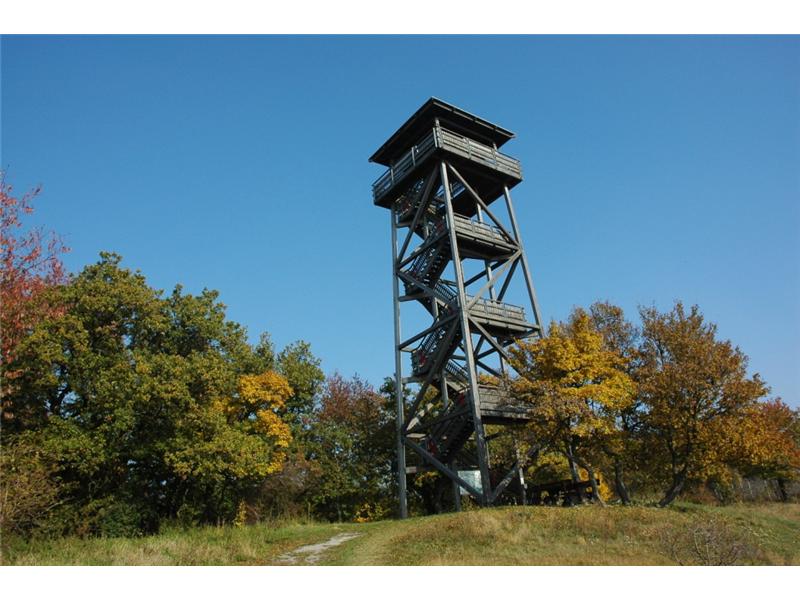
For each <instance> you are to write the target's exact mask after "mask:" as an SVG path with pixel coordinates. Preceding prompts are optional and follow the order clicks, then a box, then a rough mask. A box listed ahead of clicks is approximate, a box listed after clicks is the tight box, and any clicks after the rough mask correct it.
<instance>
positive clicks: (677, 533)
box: [3, 504, 800, 565]
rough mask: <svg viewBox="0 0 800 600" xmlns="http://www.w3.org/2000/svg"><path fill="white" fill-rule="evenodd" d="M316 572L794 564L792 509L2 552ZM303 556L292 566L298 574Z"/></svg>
mask: <svg viewBox="0 0 800 600" xmlns="http://www.w3.org/2000/svg"><path fill="white" fill-rule="evenodd" d="M346 533H351V534H357V535H358V537H355V538H353V539H349V540H347V541H345V542H343V543H341V544H340V545H337V546H335V547H331V548H328V549H325V550H324V551H321V552H320V553H319V554H318V555H317V556H316V561H317V564H323V565H670V564H672V565H674V564H767V565H785V564H794V565H797V564H800V505H798V504H766V505H737V506H727V507H709V506H701V505H694V504H680V505H678V506H676V507H674V508H670V509H657V508H652V507H630V508H626V507H618V506H613V507H607V508H603V507H599V506H584V507H578V508H573V509H564V508H546V507H508V508H497V509H488V510H479V511H478V510H476V511H469V512H462V513H451V514H445V515H438V516H433V517H419V518H413V519H408V520H406V521H378V522H375V523H363V524H358V523H341V524H329V523H326V524H319V523H284V524H273V525H266V524H261V525H253V526H248V527H240V528H234V527H206V528H197V529H191V530H185V531H183V530H173V531H168V532H165V533H162V534H160V535H156V536H149V537H142V538H106V539H85V540H82V539H78V538H65V539H59V540H53V541H40V542H15V541H13V540H12V541H9V540H6V542H7V547H6V548H4V552H3V555H4V556H3V559H4V561H3V562H4V563H5V564H18V565H52V564H68V565H111V564H113V565H273V564H286V562H287V560H289V559H286V558H285V557H286V555H287V554H290V555H291V553H292V552H293V551H294V550H296V549H298V548H300V547H301V546H304V545H307V544H316V543H320V542H325V541H327V540H330V539H331V538H333V537H334V536H338V535H341V534H346ZM307 556H308V555H306V554H297V555H294V559H293V561H294V563H295V564H305V561H306V560H307Z"/></svg>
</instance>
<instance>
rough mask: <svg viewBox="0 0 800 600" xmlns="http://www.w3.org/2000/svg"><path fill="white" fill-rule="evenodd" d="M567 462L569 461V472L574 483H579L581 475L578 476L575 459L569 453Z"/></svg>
mask: <svg viewBox="0 0 800 600" xmlns="http://www.w3.org/2000/svg"><path fill="white" fill-rule="evenodd" d="M567 462H568V463H569V472H570V475H571V476H572V483H578V482H579V481H580V477H578V469H577V467H576V466H575V461H574V460H572V459H571V458H570V455H569V454H567Z"/></svg>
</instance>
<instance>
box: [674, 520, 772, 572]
mask: <svg viewBox="0 0 800 600" xmlns="http://www.w3.org/2000/svg"><path fill="white" fill-rule="evenodd" d="M660 537H661V540H660V541H661V546H662V548H663V549H664V551H665V552H666V553H667V555H669V557H670V558H672V560H674V561H675V562H676V563H678V564H679V565H702V566H729V565H743V564H752V563H753V562H755V561H757V560H758V559H759V558H760V551H759V549H758V547H757V546H756V544H755V542H754V541H753V539H752V538H753V536H752V535H751V534H750V533H749V532H745V531H738V530H736V529H734V528H733V527H731V526H730V525H729V524H728V523H726V522H724V521H722V520H720V519H718V518H715V517H709V518H707V519H705V520H703V521H700V522H696V523H688V524H686V525H683V526H677V527H676V526H670V527H666V528H664V529H662V530H661V536H660Z"/></svg>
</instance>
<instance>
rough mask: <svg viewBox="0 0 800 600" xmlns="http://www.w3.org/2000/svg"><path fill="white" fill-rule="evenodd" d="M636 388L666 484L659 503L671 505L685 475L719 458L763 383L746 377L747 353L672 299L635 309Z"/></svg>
mask: <svg viewBox="0 0 800 600" xmlns="http://www.w3.org/2000/svg"><path fill="white" fill-rule="evenodd" d="M641 318H642V367H641V376H640V395H641V399H642V402H643V403H644V405H645V412H646V415H645V417H644V419H645V423H646V426H647V428H648V431H649V438H648V443H649V445H650V447H651V448H653V449H660V452H657V453H653V454H652V466H653V468H654V469H655V470H656V471H657V473H658V474H659V475H660V478H661V480H663V481H664V482H665V484H666V489H665V491H664V495H663V497H662V498H661V500H660V501H659V504H660V505H661V506H666V505H668V504H670V503H671V502H672V501H673V500H675V498H677V497H678V495H679V494H680V493H681V492H682V491H683V489H684V488H685V486H686V483H687V481H689V480H692V479H702V478H704V477H705V476H706V475H707V474H708V473H709V472H710V471H712V470H714V469H716V468H717V467H718V466H719V465H720V464H722V463H724V461H725V459H726V456H725V450H724V449H725V444H724V443H722V442H723V441H724V440H725V439H727V438H726V436H727V435H728V434H729V432H730V431H731V426H732V425H733V424H734V422H735V420H736V419H737V418H739V417H741V416H742V415H743V414H745V412H746V411H749V410H751V409H753V407H754V406H755V403H756V402H757V401H758V399H759V398H762V397H763V396H765V395H766V393H767V391H768V388H767V386H766V384H765V383H764V382H763V381H762V380H761V378H760V377H759V375H758V374H755V375H753V376H752V377H748V375H747V357H746V356H745V355H744V354H743V353H742V352H741V351H740V350H739V349H738V348H736V347H734V346H733V345H732V344H731V343H730V342H728V341H720V340H717V339H716V333H717V328H716V326H715V325H714V324H712V323H707V322H706V321H705V320H704V318H703V315H702V314H701V313H700V310H699V309H698V308H697V307H696V306H693V307H692V308H691V309H689V310H688V311H687V310H686V309H685V308H684V307H683V305H682V304H681V303H680V302H678V303H677V304H676V305H675V306H674V307H673V308H672V309H671V310H670V311H668V312H666V313H660V312H658V311H657V310H656V309H655V308H645V309H642V310H641Z"/></svg>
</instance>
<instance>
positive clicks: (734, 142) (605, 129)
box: [0, 36, 800, 406]
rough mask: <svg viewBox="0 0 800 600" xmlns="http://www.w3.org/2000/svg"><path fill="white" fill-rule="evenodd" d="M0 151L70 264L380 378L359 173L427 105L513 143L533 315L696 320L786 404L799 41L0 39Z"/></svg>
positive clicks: (379, 217)
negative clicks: (714, 326) (112, 263)
mask: <svg viewBox="0 0 800 600" xmlns="http://www.w3.org/2000/svg"><path fill="white" fill-rule="evenodd" d="M1 52H2V56H1V60H2V106H1V107H0V110H2V113H1V115H2V137H1V138H0V144H1V146H2V147H1V150H2V155H1V156H0V165H2V166H3V167H4V168H7V169H8V171H9V180H10V182H11V183H12V184H14V185H15V187H16V188H17V189H23V188H26V187H30V186H33V185H35V184H39V183H41V184H42V186H43V189H44V191H43V194H42V195H41V196H40V198H39V199H38V201H37V212H36V215H35V217H36V223H41V224H43V225H45V226H47V227H49V228H52V229H55V230H56V231H58V232H60V233H61V234H63V235H64V237H65V238H66V241H67V243H68V244H69V245H70V246H71V247H72V252H71V253H70V254H69V255H67V257H66V264H67V266H68V267H69V269H70V270H72V271H77V270H79V269H80V268H81V267H82V266H83V265H85V264H87V263H89V262H93V261H95V260H96V259H97V256H98V252H100V251H101V250H113V251H116V252H118V253H120V254H122V255H123V257H124V263H125V265H127V266H129V267H132V268H138V269H141V270H142V272H143V273H144V274H145V275H146V276H147V278H148V280H149V282H150V283H151V285H154V286H156V287H158V288H162V289H165V290H170V289H171V288H172V287H173V286H174V284H176V283H182V284H183V285H184V286H185V288H186V289H187V290H188V291H191V292H199V291H200V290H201V289H202V288H203V287H209V288H213V289H218V290H219V291H220V292H221V298H222V300H223V301H224V302H225V303H226V304H227V306H228V315H229V317H230V318H232V319H234V320H236V321H239V322H241V323H242V324H244V325H245V326H246V327H247V328H248V331H249V333H250V336H251V338H252V339H253V340H255V339H257V337H258V334H259V333H260V332H261V331H268V332H270V334H271V335H272V337H273V339H274V341H275V342H276V344H277V345H278V346H283V345H285V344H286V343H288V342H290V341H292V340H295V339H298V338H302V339H306V340H308V341H309V342H311V344H312V348H313V350H314V352H315V353H316V354H317V355H318V356H320V357H321V358H322V360H323V367H324V369H325V370H326V371H327V372H332V371H333V370H339V371H341V372H342V373H343V374H345V375H350V374H353V373H355V372H357V373H359V374H361V375H362V376H364V377H366V378H367V379H369V380H371V381H372V382H374V383H378V382H380V380H381V379H382V378H383V377H384V376H386V375H389V374H391V372H392V369H393V354H392V343H393V341H392V339H393V329H392V304H391V271H390V242H389V219H388V213H387V211H385V210H384V209H380V208H377V207H374V206H373V205H372V200H371V195H370V184H371V183H372V181H374V180H375V179H376V178H377V177H378V176H379V175H380V174H381V173H382V168H381V167H379V166H377V165H373V164H370V163H368V162H367V158H368V157H369V156H370V155H371V154H372V152H373V151H374V150H375V149H377V147H378V146H380V144H381V143H382V142H383V141H384V140H385V139H386V138H387V137H388V136H389V135H390V134H391V133H392V132H393V131H394V130H395V129H396V128H397V127H398V126H399V125H401V124H402V122H403V121H404V120H405V119H406V118H407V117H408V116H410V114H411V113H412V112H413V111H414V110H416V109H417V108H418V107H419V105H420V104H422V102H424V101H425V100H426V99H427V98H428V97H430V96H437V97H439V98H442V99H443V100H446V101H448V102H451V103H453V104H456V105H457V106H460V107H462V108H464V109H466V110H469V111H471V112H474V113H476V114H478V115H480V116H482V117H484V118H486V119H489V120H491V121H494V122H497V123H499V124H500V125H502V126H504V127H506V128H508V129H511V130H512V131H514V132H516V133H517V135H518V137H517V139H515V140H512V141H511V142H510V143H509V144H508V145H507V146H506V147H505V150H506V152H507V153H508V154H511V155H512V156H515V157H516V158H518V159H520V160H521V161H522V165H523V170H524V174H525V181H524V182H523V183H522V184H520V185H519V186H517V187H516V188H515V189H514V190H513V197H514V202H515V207H516V210H517V216H518V219H519V221H520V227H521V229H522V233H523V238H524V241H525V245H526V249H527V251H528V254H529V259H530V262H531V267H532V271H533V278H534V282H535V284H536V288H537V293H538V296H539V301H540V304H541V307H542V311H543V315H544V318H545V320H547V321H549V320H550V319H553V318H554V319H561V318H564V317H565V316H566V315H567V314H568V313H569V311H570V309H571V308H572V307H573V306H575V305H588V304H589V303H591V302H593V301H594V300H598V299H606V300H610V301H612V302H615V303H617V304H619V305H621V306H622V307H623V308H625V309H626V311H628V312H629V313H630V316H634V315H635V311H636V307H637V306H639V305H650V304H655V305H656V306H658V307H659V308H661V309H666V308H669V307H670V306H671V304H672V302H673V300H675V299H681V300H683V301H684V302H685V303H687V304H693V303H697V304H699V305H700V307H701V309H702V310H703V311H704V313H705V315H706V316H707V317H708V318H709V319H710V320H712V321H715V322H716V323H718V325H719V332H720V334H721V336H722V337H724V338H728V339H731V340H732V341H733V342H734V343H735V344H737V345H739V346H740V347H741V348H742V350H743V351H744V352H745V353H747V354H748V355H749V356H750V358H751V367H752V370H754V371H758V372H760V373H761V374H762V375H763V376H764V377H765V379H766V380H767V382H768V383H769V384H770V385H771V386H772V388H773V393H774V394H775V395H779V396H782V397H783V398H784V400H786V401H787V402H788V403H790V404H792V405H794V406H797V405H798V404H799V403H800V347H799V346H798V342H799V341H800V235H799V234H800V38H798V37H616V38H615V37H557V36H547V37H488V36H487V37H434V38H425V37H384V38H380V37H294V38H292V37H124V38H114V37H4V38H3V39H2V42H1Z"/></svg>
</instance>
